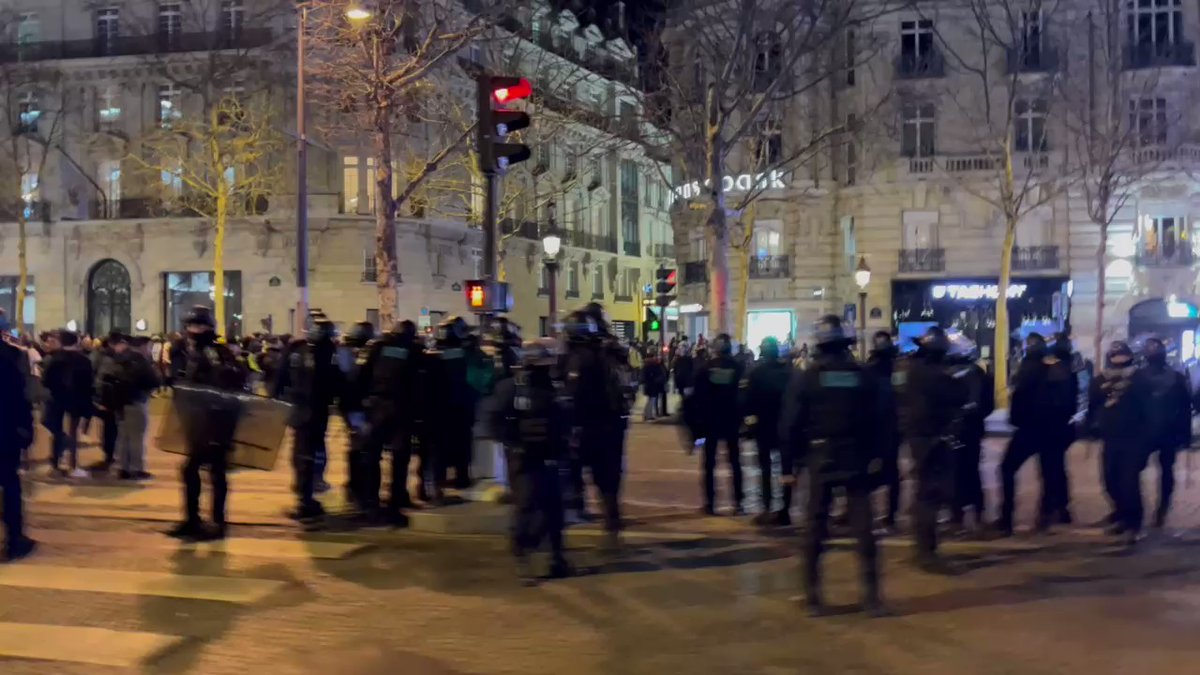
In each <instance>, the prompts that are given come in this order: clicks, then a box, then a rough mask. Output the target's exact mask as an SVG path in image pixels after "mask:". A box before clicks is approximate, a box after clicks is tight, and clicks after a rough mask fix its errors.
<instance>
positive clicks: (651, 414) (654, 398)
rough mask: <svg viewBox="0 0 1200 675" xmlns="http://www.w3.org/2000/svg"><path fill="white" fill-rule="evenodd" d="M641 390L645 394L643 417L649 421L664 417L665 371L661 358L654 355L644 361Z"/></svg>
mask: <svg viewBox="0 0 1200 675" xmlns="http://www.w3.org/2000/svg"><path fill="white" fill-rule="evenodd" d="M642 389H643V391H644V392H645V394H646V411H645V414H644V415H643V417H644V418H645V419H646V420H647V421H649V420H653V419H655V418H657V417H659V416H660V415H662V416H664V417H665V416H666V397H667V369H666V368H664V367H663V364H662V358H661V357H659V356H657V355H655V356H651V357H650V358H648V359H646V362H645V365H644V366H643V367H642Z"/></svg>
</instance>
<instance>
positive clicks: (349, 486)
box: [337, 321, 375, 510]
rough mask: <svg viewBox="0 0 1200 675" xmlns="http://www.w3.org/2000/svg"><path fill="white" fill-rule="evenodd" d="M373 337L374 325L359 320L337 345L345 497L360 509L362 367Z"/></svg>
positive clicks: (363, 425)
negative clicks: (345, 442) (345, 439)
mask: <svg viewBox="0 0 1200 675" xmlns="http://www.w3.org/2000/svg"><path fill="white" fill-rule="evenodd" d="M374 339H375V325H374V324H372V323H371V322H370V321H359V322H358V323H356V324H354V328H352V329H351V330H350V333H349V334H348V335H346V337H345V338H344V339H343V340H342V342H341V344H339V345H338V348H337V362H338V369H339V370H341V371H342V391H341V393H340V394H339V395H338V407H339V409H340V412H341V413H342V418H343V419H344V420H345V422H346V427H347V429H348V430H349V432H350V451H349V454H348V456H347V458H346V460H347V462H346V463H347V478H346V500H347V502H349V503H351V504H354V505H355V506H357V507H358V508H360V509H364V510H365V505H364V504H363V503H362V502H361V501H360V500H359V496H360V495H361V494H362V492H363V491H362V487H361V486H362V480H363V474H362V469H363V467H364V465H365V463H364V462H363V459H362V450H363V448H364V446H365V440H366V434H365V433H364V432H365V431H366V429H367V420H366V415H365V413H364V411H363V397H364V395H365V387H364V382H363V379H362V368H363V366H364V365H366V362H367V356H368V355H369V346H370V343H371V341H372V340H374Z"/></svg>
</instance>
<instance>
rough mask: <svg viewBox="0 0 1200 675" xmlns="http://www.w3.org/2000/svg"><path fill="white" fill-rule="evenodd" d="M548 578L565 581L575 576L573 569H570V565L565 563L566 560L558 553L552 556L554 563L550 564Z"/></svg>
mask: <svg viewBox="0 0 1200 675" xmlns="http://www.w3.org/2000/svg"><path fill="white" fill-rule="evenodd" d="M548 576H549V577H550V578H551V579H566V578H567V577H571V576H575V568H573V567H571V563H569V562H567V559H566V558H564V557H563V556H562V554H561V553H560V554H558V555H556V556H554V561H553V562H551V563H550V573H549V575H548Z"/></svg>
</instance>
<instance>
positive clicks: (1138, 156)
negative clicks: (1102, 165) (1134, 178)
mask: <svg viewBox="0 0 1200 675" xmlns="http://www.w3.org/2000/svg"><path fill="white" fill-rule="evenodd" d="M1127 161H1128V162H1129V163H1130V164H1133V165H1137V166H1141V167H1151V168H1152V167H1153V166H1154V165H1156V164H1200V145H1197V144H1194V143H1174V144H1170V145H1150V146H1143V147H1140V148H1131V149H1130V150H1129V153H1128V155H1127Z"/></svg>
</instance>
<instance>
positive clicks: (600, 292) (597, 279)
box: [592, 265, 604, 299]
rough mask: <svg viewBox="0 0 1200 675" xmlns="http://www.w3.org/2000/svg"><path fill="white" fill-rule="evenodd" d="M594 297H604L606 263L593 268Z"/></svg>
mask: <svg viewBox="0 0 1200 675" xmlns="http://www.w3.org/2000/svg"><path fill="white" fill-rule="evenodd" d="M592 298H594V299H602V298H604V265H596V267H595V268H593V269H592Z"/></svg>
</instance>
